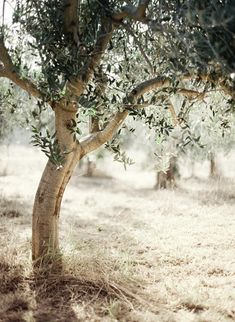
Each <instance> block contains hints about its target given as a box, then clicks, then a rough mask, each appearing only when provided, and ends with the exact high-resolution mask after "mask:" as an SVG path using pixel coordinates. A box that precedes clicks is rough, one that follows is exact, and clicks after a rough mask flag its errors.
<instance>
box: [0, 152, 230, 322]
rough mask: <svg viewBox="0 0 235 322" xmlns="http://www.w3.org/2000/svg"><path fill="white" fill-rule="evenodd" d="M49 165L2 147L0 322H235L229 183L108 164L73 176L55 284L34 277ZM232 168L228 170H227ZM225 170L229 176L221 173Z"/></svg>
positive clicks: (66, 200) (39, 157)
mask: <svg viewBox="0 0 235 322" xmlns="http://www.w3.org/2000/svg"><path fill="white" fill-rule="evenodd" d="M44 163H45V159H44V157H43V156H42V154H41V153H40V152H39V151H35V150H33V149H29V148H25V147H22V146H15V147H10V148H9V149H8V150H7V148H6V147H3V146H2V147H1V165H0V173H1V176H0V249H1V253H0V321H1V322H13V321H14V322H16V321H17V322H18V321H19V322H20V321H37V322H57V321H60V322H62V321H64V322H65V321H66V322H67V321H68V322H75V321H94V322H95V321H102V322H103V321H104V322H108V321H110V322H111V321H131V322H134V321H136V322H137V321H138V322H158V321H159V322H167V321H168V322H199V321H200V322H222V321H226V322H227V321H228V322H229V321H235V181H234V180H233V179H232V178H230V179H228V178H224V179H221V180H217V181H215V180H209V179H207V178H205V176H204V178H203V177H201V178H197V179H181V181H180V182H179V183H178V187H177V188H176V189H175V190H170V191H156V190H153V189H152V187H153V185H154V172H153V171H145V170H141V169H139V168H138V165H136V166H132V167H131V168H130V169H129V170H128V171H127V172H125V171H124V170H122V168H121V166H119V165H118V164H114V163H112V164H110V163H106V164H105V166H104V168H105V171H106V174H107V175H110V176H101V175H100V176H96V177H94V178H86V177H83V176H82V173H81V170H80V171H79V170H78V171H77V172H76V173H75V175H74V177H73V179H72V181H71V183H70V185H69V187H68V189H67V191H66V195H65V197H64V202H63V207H62V213H61V227H60V231H61V246H62V249H63V254H64V271H63V273H62V275H61V276H53V275H52V276H50V277H49V279H48V280H47V281H45V280H44V279H43V276H41V277H40V276H37V277H35V276H33V273H32V270H31V263H30V234H31V228H30V225H31V218H30V214H31V209H32V204H33V196H34V194H35V191H36V187H37V184H38V181H39V178H40V174H41V171H42V168H43V165H44ZM231 165H233V167H235V166H234V164H232V163H231ZM225 169H226V168H225Z"/></svg>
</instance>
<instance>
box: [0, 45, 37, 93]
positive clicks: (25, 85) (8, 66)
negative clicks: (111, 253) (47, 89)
mask: <svg viewBox="0 0 235 322" xmlns="http://www.w3.org/2000/svg"><path fill="white" fill-rule="evenodd" d="M0 61H1V66H0V76H1V77H6V78H8V79H10V80H11V81H12V82H14V83H15V84H16V85H18V86H19V87H21V88H22V89H24V90H25V91H27V92H28V93H29V94H30V95H32V96H35V97H38V98H43V93H41V92H40V90H39V89H38V88H37V87H36V85H35V84H34V83H32V82H31V81H30V80H29V79H26V78H21V77H20V75H19V74H18V73H17V72H16V68H15V66H14V64H13V62H12V60H11V57H10V55H9V54H8V51H7V48H6V47H5V44H4V41H3V39H0Z"/></svg>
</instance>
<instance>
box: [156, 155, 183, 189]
mask: <svg viewBox="0 0 235 322" xmlns="http://www.w3.org/2000/svg"><path fill="white" fill-rule="evenodd" d="M177 174H178V167H177V158H176V157H171V159H170V164H169V168H168V170H167V171H166V172H163V171H159V172H158V173H157V182H156V185H155V188H156V189H167V188H174V187H175V186H176V175H177Z"/></svg>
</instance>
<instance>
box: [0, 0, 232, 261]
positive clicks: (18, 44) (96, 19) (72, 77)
mask: <svg viewBox="0 0 235 322" xmlns="http://www.w3.org/2000/svg"><path fill="white" fill-rule="evenodd" d="M211 2H213V5H214V6H210V4H211ZM198 3H200V5H202V9H201V7H200V6H198ZM203 3H205V1H173V2H172V1H157V0H152V1H150V0H139V1H138V2H137V1H114V0H103V1H99V0H89V1H88V0H60V1H59V0H42V1H33V0H22V1H16V2H15V9H14V14H13V21H12V24H11V26H10V27H8V26H7V25H4V24H3V26H2V29H1V37H0V61H1V65H0V76H1V77H5V78H8V79H10V80H11V81H12V82H13V83H15V84H16V85H18V86H19V87H20V88H21V89H22V90H24V91H26V92H27V93H28V94H29V95H30V96H32V97H34V98H35V99H36V100H37V101H38V102H40V105H43V106H46V107H47V108H49V109H51V110H52V112H53V114H54V133H47V134H46V135H44V136H43V135H42V134H41V133H40V132H38V131H37V129H36V128H34V129H33V132H34V135H33V141H34V144H35V145H39V146H40V147H41V148H42V150H43V151H44V152H45V153H46V155H47V156H48V158H49V160H48V163H47V165H46V168H45V170H44V172H43V174H42V178H41V181H40V183H39V187H38V190H37V193H36V196H35V201H34V207H33V220H32V258H33V261H34V262H35V263H37V262H39V261H40V262H42V264H43V263H44V262H45V261H43V259H44V258H45V256H46V255H48V254H49V255H50V254H57V253H59V236H58V222H59V214H60V208H61V201H62V198H63V194H64V190H65V188H66V186H67V184H68V182H69V179H70V177H71V175H72V173H73V170H74V168H75V166H76V165H77V163H78V162H79V161H80V160H81V159H82V158H83V157H84V156H86V155H87V154H89V153H90V152H91V151H94V150H96V149H97V148H99V147H100V146H101V145H103V144H105V143H106V142H108V141H109V140H110V139H112V137H113V135H114V134H115V133H117V131H118V130H119V128H120V127H121V125H122V124H123V122H124V120H125V119H126V117H127V116H128V115H131V116H132V117H134V118H141V119H143V120H144V121H145V122H146V123H147V124H148V125H149V126H156V129H159V128H161V127H163V126H166V127H167V124H165V123H164V122H162V120H160V121H161V122H160V123H159V122H158V120H157V118H155V117H154V113H147V112H145V109H144V108H145V107H147V106H149V105H150V106H152V107H154V108H155V109H157V108H158V107H159V106H161V105H162V104H164V102H165V96H170V95H174V94H175V93H177V92H178V93H181V94H182V95H186V96H192V95H203V94H204V92H203V93H198V92H197V91H195V90H194V89H193V86H194V84H195V82H205V83H206V84H207V85H206V86H205V88H204V91H206V90H207V88H208V87H209V86H210V85H209V83H210V84H213V86H218V87H219V88H220V89H222V90H223V91H225V92H226V93H227V94H229V95H231V96H233V95H234V94H233V85H232V82H231V79H230V78H229V75H230V74H231V72H232V71H233V70H234V65H233V64H231V57H233V55H227V53H222V52H221V48H220V46H217V45H216V46H217V47H216V46H215V44H214V43H213V39H211V38H213V37H214V35H215V34H217V32H215V31H214V30H213V28H214V27H210V24H211V20H210V19H209V18H210V17H212V16H213V17H214V14H215V13H217V11H219V13H221V14H223V11H222V10H221V9H219V8H218V6H220V7H223V6H224V7H223V8H225V7H226V6H227V2H226V6H225V5H222V4H221V1H217V2H216V1H206V5H203ZM230 7H231V6H230ZM225 9H226V17H227V16H228V15H229V13H231V10H230V11H228V10H227V7H226V8H225ZM225 9H224V10H225ZM201 13H203V14H202V17H201ZM224 15H225V14H224ZM208 17H209V18H208ZM213 19H214V18H213ZM218 19H219V18H218ZM226 19H227V18H226ZM228 20H229V18H228ZM216 21H217V20H216ZM219 22H220V21H219V20H218V26H217V25H216V27H215V28H219V30H220V29H221V30H222V31H221V39H222V40H221V41H222V43H223V41H224V39H225V40H226V41H227V43H228V46H230V44H229V40H230V38H231V36H230V34H231V32H232V31H230V29H229V28H228V26H230V24H231V22H230V20H229V21H228V22H226V26H225V27H226V28H225V27H224V26H220V24H219ZM207 23H208V25H209V27H208V28H207ZM211 28H212V30H211ZM227 29H228V30H227ZM185 44H187V47H185ZM188 44H190V46H188ZM212 49H213V50H212ZM29 58H30V59H29ZM208 67H209V68H208ZM230 67H231V68H230ZM162 94H164V95H162ZM163 96H164V99H163V98H162V97H163ZM81 120H83V122H84V120H85V122H86V124H87V133H84V131H83V133H81V130H80V124H81ZM111 148H113V150H114V152H117V153H118V147H117V146H111ZM41 260H42V261H41Z"/></svg>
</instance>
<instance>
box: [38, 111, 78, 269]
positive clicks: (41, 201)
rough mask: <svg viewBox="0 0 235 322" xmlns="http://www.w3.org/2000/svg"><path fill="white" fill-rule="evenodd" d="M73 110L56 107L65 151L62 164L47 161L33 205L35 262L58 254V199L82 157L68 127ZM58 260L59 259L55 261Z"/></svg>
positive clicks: (43, 263) (44, 261)
mask: <svg viewBox="0 0 235 322" xmlns="http://www.w3.org/2000/svg"><path fill="white" fill-rule="evenodd" d="M75 114H76V111H75V110H72V111H71V110H70V111H66V110H64V109H63V106H62V107H61V106H57V107H56V109H55V128H56V133H57V140H58V143H59V146H60V150H61V153H63V152H66V153H67V154H65V160H64V163H63V166H62V167H58V166H57V165H55V164H53V163H52V162H51V161H48V162H47V165H46V168H45V170H44V172H43V175H42V178H41V181H40V184H39V187H38V190H37V193H36V196H35V201H34V207H33V220H32V259H33V261H34V264H35V266H37V267H38V266H40V267H41V268H46V267H47V265H48V261H50V262H53V263H55V264H56V262H57V261H56V260H55V256H57V255H59V237H58V224H59V214H60V207H61V201H62V198H63V194H64V191H65V188H66V186H67V184H68V182H69V179H70V177H71V175H72V172H73V170H74V168H75V166H76V164H77V162H78V160H79V159H80V158H81V156H82V154H81V147H80V146H78V145H76V142H75V141H74V140H73V135H72V133H71V130H70V129H69V124H70V122H71V119H75ZM58 263H59V261H58Z"/></svg>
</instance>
